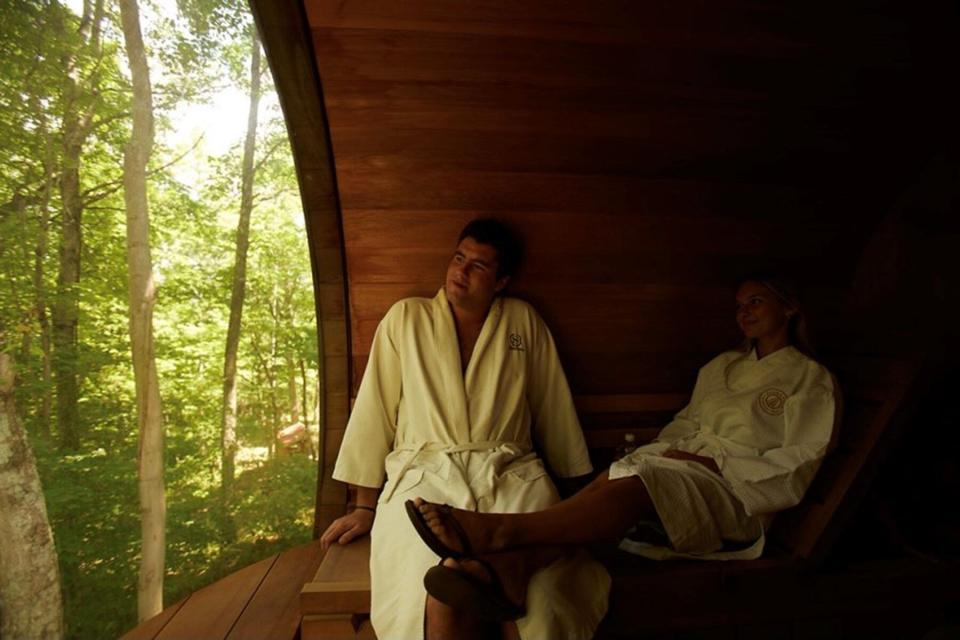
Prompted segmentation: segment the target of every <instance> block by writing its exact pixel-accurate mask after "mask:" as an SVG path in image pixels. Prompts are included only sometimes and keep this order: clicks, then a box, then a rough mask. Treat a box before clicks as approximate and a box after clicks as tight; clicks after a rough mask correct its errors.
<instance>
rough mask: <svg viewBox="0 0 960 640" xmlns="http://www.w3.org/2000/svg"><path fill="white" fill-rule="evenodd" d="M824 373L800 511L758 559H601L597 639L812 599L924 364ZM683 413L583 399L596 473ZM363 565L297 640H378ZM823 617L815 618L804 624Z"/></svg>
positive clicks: (865, 361)
mask: <svg viewBox="0 0 960 640" xmlns="http://www.w3.org/2000/svg"><path fill="white" fill-rule="evenodd" d="M828 364H829V366H830V368H831V370H832V371H834V372H835V374H836V376H837V379H838V382H839V386H840V388H841V389H842V390H843V394H842V397H843V409H842V410H843V422H842V427H841V428H840V430H839V433H838V434H837V435H838V437H837V438H836V446H835V447H834V448H833V450H832V451H831V453H829V454H828V456H827V458H826V459H825V460H824V464H823V466H822V467H821V470H820V472H819V474H818V476H817V478H816V479H815V481H814V483H813V485H812V486H811V487H810V490H809V491H808V493H807V496H806V498H805V499H804V501H803V503H801V504H800V505H798V506H797V507H794V508H793V509H790V510H788V511H786V512H784V513H781V514H779V515H778V516H777V519H776V521H775V522H774V525H773V526H772V528H771V530H770V532H769V534H768V544H767V550H766V551H765V554H764V557H763V558H760V559H758V560H753V561H734V562H709V563H708V562H668V563H655V562H650V561H647V560H644V559H642V558H638V557H636V556H632V555H630V554H627V553H624V552H620V551H617V550H614V549H601V550H599V551H598V557H599V558H600V559H601V561H603V562H604V563H605V565H606V566H607V568H608V570H609V571H610V573H611V576H612V577H613V581H614V584H613V590H612V592H611V599H610V609H609V613H608V615H607V617H606V618H605V620H604V622H603V624H602V625H601V628H600V629H599V631H598V637H604V638H617V637H635V636H636V635H637V628H636V627H637V621H638V620H644V621H645V622H644V625H643V626H644V631H645V632H651V631H656V630H661V631H664V630H682V629H694V628H699V629H703V628H709V627H722V626H724V625H730V624H737V623H738V621H739V622H741V623H742V622H743V621H745V620H754V619H756V617H757V603H764V602H766V603H768V604H769V606H768V607H767V609H766V610H767V611H770V612H774V613H773V614H771V615H776V612H779V613H780V614H781V615H786V614H785V613H784V604H783V602H782V600H783V598H785V597H788V596H789V597H792V598H794V602H796V598H799V597H801V595H803V594H806V595H803V597H808V596H809V594H810V588H811V587H812V586H813V583H814V582H815V581H816V579H818V578H815V577H811V576H814V573H813V572H812V570H813V569H815V568H817V567H818V566H820V563H821V562H822V560H823V558H824V556H825V555H826V553H827V551H828V550H829V549H830V547H831V546H832V544H833V543H834V541H835V540H836V537H837V535H838V534H839V533H840V532H841V531H842V530H843V528H844V526H845V524H846V523H847V522H848V521H849V519H850V518H851V517H852V515H853V513H854V511H855V509H856V506H857V504H858V503H859V502H860V501H861V499H862V497H863V496H864V494H865V493H866V490H867V488H868V486H869V484H870V481H871V479H872V478H873V476H874V474H875V471H876V469H877V466H878V465H879V463H880V461H881V460H882V458H883V456H884V454H885V452H886V451H887V450H888V449H889V448H890V447H889V445H890V443H891V442H892V441H893V439H895V438H896V437H897V434H898V432H899V431H900V429H901V427H902V426H903V424H904V423H905V421H906V419H907V417H908V415H909V413H910V410H911V407H912V404H913V402H914V401H915V399H916V397H917V396H918V394H919V392H920V390H921V389H922V388H923V387H924V384H925V375H924V372H925V367H924V366H923V363H922V361H921V359H919V358H865V357H846V358H835V359H829V360H828ZM685 401H686V396H684V395H680V394H645V395H631V396H589V397H580V398H578V399H577V407H578V411H579V412H580V414H581V417H582V421H583V424H584V425H585V428H584V430H585V434H586V437H587V442H588V445H589V446H590V449H591V455H592V456H593V457H594V461H595V465H596V467H597V468H599V469H602V468H604V467H605V466H606V465H607V464H608V463H609V461H610V459H611V458H612V452H613V448H614V447H616V446H617V445H618V444H620V443H621V442H623V440H624V435H625V434H626V433H634V434H635V435H636V436H637V441H639V442H643V441H648V440H649V439H650V438H652V437H653V436H654V435H656V433H657V431H658V430H659V426H658V425H662V424H664V423H665V421H666V419H668V418H669V416H670V415H671V414H672V413H674V412H675V411H676V410H677V409H679V408H680V407H681V406H682V405H683V403H684V402H685ZM618 423H620V424H619V425H618ZM624 424H628V425H630V426H623V425H624ZM368 559H369V539H364V540H362V541H360V542H357V543H354V544H352V545H347V546H342V547H341V546H335V547H333V548H331V549H330V550H329V551H328V552H327V555H326V557H325V558H324V560H323V562H322V564H321V566H320V568H319V570H318V571H317V574H316V576H315V577H314V580H313V581H312V582H309V583H307V584H306V585H305V586H304V588H303V591H302V592H301V600H300V602H301V611H302V613H303V615H304V619H303V627H302V630H301V633H302V638H303V640H320V639H324V640H328V639H332V638H338V639H339V638H373V637H375V636H374V634H373V631H372V629H371V627H370V624H369V619H368V618H369V607H370V597H369V588H370V576H369V566H368V562H369V560H368ZM824 588H827V587H824ZM857 588H859V589H861V590H862V588H863V587H862V586H860V587H857ZM828 590H829V589H828ZM837 597H840V596H837ZM851 597H852V596H851ZM878 602H879V600H878ZM778 603H779V604H778ZM829 604H830V603H825V606H826V605H829ZM831 606H832V605H831ZM827 608H829V607H827ZM821 610H825V609H823V607H821V608H820V609H817V607H812V608H811V609H810V612H811V615H816V612H817V611H821Z"/></svg>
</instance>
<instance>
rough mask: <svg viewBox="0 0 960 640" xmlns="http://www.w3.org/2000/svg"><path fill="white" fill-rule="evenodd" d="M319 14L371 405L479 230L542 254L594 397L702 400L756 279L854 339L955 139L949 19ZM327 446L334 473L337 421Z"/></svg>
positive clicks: (331, 9) (736, 5) (382, 2)
mask: <svg viewBox="0 0 960 640" xmlns="http://www.w3.org/2000/svg"><path fill="white" fill-rule="evenodd" d="M255 4H263V3H262V2H260V3H257V2H255ZM303 7H304V8H305V11H306V16H307V18H308V22H309V28H310V32H311V35H312V39H313V49H314V55H315V59H316V66H317V69H318V70H319V75H320V80H321V83H322V90H323V97H324V105H325V109H326V116H327V118H328V122H329V132H330V139H331V142H332V148H333V159H334V163H335V172H336V184H337V188H338V189H339V195H340V202H339V204H340V207H341V220H342V231H343V237H342V240H343V248H344V251H345V260H346V277H347V280H346V284H347V288H348V292H349V296H348V298H349V306H348V308H347V309H346V310H345V311H346V312H347V313H346V315H347V317H348V325H347V327H345V328H344V331H343V332H342V333H341V335H349V340H350V343H349V347H350V356H351V358H352V360H351V363H352V379H351V381H350V387H349V392H350V395H353V394H355V392H356V388H357V385H358V384H359V380H360V377H361V376H362V373H363V369H364V365H365V362H366V356H367V354H368V351H369V345H370V341H371V338H372V335H373V331H374V329H375V327H376V325H377V323H378V322H379V320H380V318H381V317H382V315H383V314H384V312H385V311H386V310H387V308H388V307H389V306H390V304H392V303H393V302H394V301H396V300H397V299H399V298H402V297H405V296H410V295H427V296H429V295H433V294H434V293H435V292H436V290H437V288H438V287H439V286H440V284H441V282H442V278H443V273H444V269H445V266H446V263H447V260H448V259H449V256H450V253H451V251H452V249H453V245H454V242H455V238H456V235H457V233H458V231H459V229H460V228H461V227H462V225H463V224H464V223H465V222H466V221H468V220H469V219H471V218H473V217H475V216H478V215H496V216H498V217H502V218H504V219H507V220H509V221H510V222H511V223H512V224H513V225H514V226H515V227H516V228H517V229H518V230H519V231H520V233H521V234H522V236H523V238H524V240H525V243H526V248H527V262H526V264H525V265H524V267H523V269H522V271H521V273H520V275H519V277H518V278H517V279H516V281H515V283H514V287H513V291H514V294H515V295H519V296H521V297H524V298H526V299H528V300H530V301H532V302H533V303H534V304H535V305H536V306H537V308H538V309H539V310H540V311H541V313H542V314H543V315H544V317H545V318H546V319H547V321H548V323H549V324H550V326H551V328H552V329H553V332H554V334H555V337H556V338H557V341H558V344H559V348H560V351H561V356H562V358H563V361H564V363H565V366H566V370H567V374H568V377H569V379H570V382H571V385H572V387H573V389H574V393H575V394H576V395H578V396H584V397H594V396H598V395H606V394H618V395H626V396H630V395H631V394H644V393H686V392H687V391H688V390H689V388H690V387H691V385H692V382H693V379H694V377H695V373H696V369H697V367H698V366H700V365H701V364H702V363H703V362H705V361H706V360H707V359H709V358H710V357H711V356H712V355H714V354H715V353H717V352H718V351H720V350H722V349H724V348H726V347H729V346H731V345H733V344H734V343H736V341H737V331H736V328H735V325H734V323H733V302H732V293H733V292H732V288H731V284H732V282H733V281H734V280H735V278H736V277H737V276H738V275H739V274H741V273H743V272H746V271H751V270H755V269H774V270H779V271H781V272H783V273H785V274H787V275H788V276H793V277H794V278H795V279H797V280H799V281H800V282H802V283H803V284H804V285H805V287H804V288H805V291H806V294H807V298H808V302H809V303H810V307H811V311H812V314H811V315H812V317H813V322H814V325H815V326H819V328H820V329H821V332H820V333H821V334H822V335H823V336H826V341H827V342H828V343H829V342H830V341H831V340H833V341H834V342H836V341H837V340H838V339H840V338H837V336H847V335H849V334H850V332H851V331H857V330H858V329H859V327H857V326H856V323H855V322H854V321H853V320H851V319H850V318H849V315H848V314H846V313H845V312H844V304H845V300H846V297H847V291H848V287H849V285H850V283H851V282H852V279H853V274H854V272H855V271H856V270H857V269H858V260H859V259H860V255H861V252H862V250H863V247H864V246H866V245H867V243H868V240H869V238H870V237H871V234H872V233H873V231H874V229H875V228H877V227H878V225H879V224H880V222H881V220H882V218H883V216H884V214H885V213H886V212H887V211H888V210H889V208H890V206H891V203H892V201H893V200H894V199H895V197H896V196H897V194H898V193H899V192H900V191H901V190H902V189H903V186H904V184H905V183H906V181H907V180H909V179H910V177H912V176H913V175H914V173H915V168H916V167H917V166H920V165H922V164H923V163H924V162H925V161H926V159H927V158H928V157H929V156H930V155H931V154H932V153H933V152H934V151H935V150H936V148H937V145H938V144H939V143H938V135H940V134H941V133H942V132H941V131H940V130H938V127H939V126H940V125H942V123H943V122H945V121H947V119H948V118H949V117H952V116H951V115H950V111H949V107H948V104H949V103H945V102H944V101H943V100H941V99H940V98H941V97H942V94H945V93H946V92H947V89H945V88H944V85H945V82H944V81H945V77H939V78H938V74H939V73H940V72H941V71H942V69H943V68H944V65H946V64H947V63H946V62H945V61H943V60H940V61H939V62H940V64H939V65H932V66H931V65H930V64H928V63H929V62H930V60H931V59H934V58H935V57H936V55H938V52H937V51H933V50H932V49H931V47H932V46H933V45H931V44H930V43H933V42H943V41H945V38H944V37H943V36H944V33H942V31H943V28H941V26H938V25H940V24H941V23H940V19H941V15H942V14H943V13H944V12H945V11H946V12H950V11H952V10H951V9H950V8H949V3H946V2H939V3H938V2H933V3H923V6H922V7H912V6H909V3H902V2H899V1H896V0H882V1H877V2H850V3H817V2H814V3H800V2H795V3H769V2H761V1H756V0H719V1H717V2H702V1H700V0H678V1H676V2H670V3H652V2H636V1H634V0H619V1H610V2H600V3H597V2H582V1H579V0H571V1H559V2H558V1H547V0H519V1H517V0H511V1H509V2H507V1H505V0H484V1H470V2H461V1H459V0H418V1H416V2H394V1H392V0H340V1H333V0H303ZM946 39H949V38H946ZM946 84H949V82H946ZM281 92H283V89H282V88H281ZM331 237H332V236H331ZM881 260H882V258H881ZM861 267H862V265H861ZM331 284H334V285H335V281H331ZM321 288H322V287H321ZM347 329H348V330H349V331H347ZM831 336H833V337H832V338H831ZM327 436H328V437H327V442H326V456H325V458H326V460H327V463H326V464H327V472H328V473H329V469H330V467H331V466H332V462H333V460H334V458H335V455H336V450H337V448H338V446H339V440H340V437H341V436H342V423H339V424H334V423H331V424H330V425H329V432H328V434H327ZM335 497H336V496H334V495H333V494H332V493H331V495H330V496H329V500H328V499H327V498H324V499H323V501H324V502H327V501H332V500H333V499H334V498H335Z"/></svg>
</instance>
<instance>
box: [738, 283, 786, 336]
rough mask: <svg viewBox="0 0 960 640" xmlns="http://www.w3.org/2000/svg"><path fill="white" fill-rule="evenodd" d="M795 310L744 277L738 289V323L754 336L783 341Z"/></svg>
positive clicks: (744, 331) (745, 334)
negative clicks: (744, 279)
mask: <svg viewBox="0 0 960 640" xmlns="http://www.w3.org/2000/svg"><path fill="white" fill-rule="evenodd" d="M794 313H795V310H794V309H792V308H789V307H787V306H786V305H785V304H784V303H783V302H782V301H781V300H780V298H778V297H777V295H776V294H775V293H773V291H771V290H770V289H768V288H767V287H766V286H764V285H763V284H761V283H759V282H753V281H749V280H748V281H747V282H744V283H743V284H742V285H740V288H739V289H738V290H737V324H738V325H740V330H741V331H743V335H744V336H746V337H747V338H749V339H753V340H771V339H773V340H779V339H782V340H784V341H786V339H787V327H788V324H789V321H790V317H791V316H792V315H793V314H794Z"/></svg>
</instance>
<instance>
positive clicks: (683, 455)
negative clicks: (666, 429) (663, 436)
mask: <svg viewBox="0 0 960 640" xmlns="http://www.w3.org/2000/svg"><path fill="white" fill-rule="evenodd" d="M663 457H664V458H673V459H674V460H692V461H693V462H699V463H700V464H702V465H703V466H705V467H706V468H707V469H710V471H713V472H714V473H716V474H717V475H720V467H718V466H717V463H716V461H715V460H714V459H713V458H708V457H707V456H698V455H697V454H695V453H687V452H686V451H680V450H678V449H670V450H668V451H664V452H663Z"/></svg>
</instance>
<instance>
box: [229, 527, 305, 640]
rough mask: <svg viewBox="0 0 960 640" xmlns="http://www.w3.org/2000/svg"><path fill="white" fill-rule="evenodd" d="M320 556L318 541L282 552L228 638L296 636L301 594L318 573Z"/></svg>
mask: <svg viewBox="0 0 960 640" xmlns="http://www.w3.org/2000/svg"><path fill="white" fill-rule="evenodd" d="M321 556H322V553H321V551H320V544H319V542H313V543H310V544H306V545H302V546H300V547H297V548H294V549H290V550H289V551H286V552H284V553H282V554H280V556H279V557H278V558H277V561H276V562H275V563H274V565H273V567H272V568H271V569H270V572H269V573H268V574H267V576H266V577H265V578H264V580H263V582H262V583H261V584H260V587H259V588H258V589H257V592H256V594H254V596H253V598H252V599H251V600H250V603H249V604H248V605H247V607H246V608H245V609H244V610H243V613H242V614H241V615H240V618H239V619H238V620H237V621H236V623H235V624H234V626H233V628H232V629H231V630H230V634H229V635H228V636H227V640H245V639H249V640H261V639H263V638H296V637H297V629H298V628H299V626H300V602H299V598H298V594H299V592H300V589H301V588H302V586H303V585H304V584H305V583H306V582H307V581H308V580H310V579H311V578H312V577H313V575H314V573H316V570H317V567H319V566H320V558H321Z"/></svg>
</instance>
